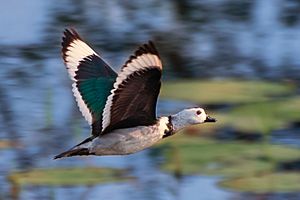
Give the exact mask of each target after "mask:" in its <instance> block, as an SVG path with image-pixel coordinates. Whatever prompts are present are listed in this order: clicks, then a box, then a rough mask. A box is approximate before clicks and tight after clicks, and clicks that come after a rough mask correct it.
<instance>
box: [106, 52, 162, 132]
mask: <svg viewBox="0 0 300 200" xmlns="http://www.w3.org/2000/svg"><path fill="white" fill-rule="evenodd" d="M151 68H159V69H162V63H161V60H160V59H159V57H158V56H157V55H154V54H151V53H146V54H142V55H140V56H137V57H136V58H134V59H132V60H131V61H130V62H129V63H127V65H126V66H125V67H124V68H122V71H121V72H120V73H119V75H118V77H117V79H116V82H115V83H114V89H112V90H111V92H110V93H111V94H110V95H109V96H108V98H107V101H106V104H105V107H104V110H103V114H102V119H103V120H102V132H103V131H104V130H105V128H106V127H108V125H109V124H110V120H111V119H110V118H111V113H110V112H111V106H112V101H113V97H114V95H115V91H116V90H117V89H118V88H119V86H120V85H121V84H122V83H123V82H124V81H125V80H126V79H127V77H129V76H130V75H131V74H133V73H134V72H137V73H138V72H140V71H143V70H147V69H151Z"/></svg>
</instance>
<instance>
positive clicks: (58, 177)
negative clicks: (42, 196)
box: [8, 167, 132, 186]
mask: <svg viewBox="0 0 300 200" xmlns="http://www.w3.org/2000/svg"><path fill="white" fill-rule="evenodd" d="M131 178H132V177H129V176H128V175H127V171H126V170H121V169H111V168H95V167H85V168H53V169H33V170H30V171H24V172H12V173H11V174H10V175H9V176H8V179H9V181H10V182H11V183H12V184H13V185H18V186H25V185H48V186H63V185H65V186H76V185H95V184H100V183H107V182H116V181H125V180H129V179H131Z"/></svg>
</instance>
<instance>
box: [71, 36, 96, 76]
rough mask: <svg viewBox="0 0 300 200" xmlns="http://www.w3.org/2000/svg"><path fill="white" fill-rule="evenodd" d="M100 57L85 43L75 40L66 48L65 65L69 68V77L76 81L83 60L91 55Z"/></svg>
mask: <svg viewBox="0 0 300 200" xmlns="http://www.w3.org/2000/svg"><path fill="white" fill-rule="evenodd" d="M93 54H95V55H98V54H97V53H96V52H95V51H94V50H93V49H91V48H90V47H89V46H88V45H87V44H86V43H84V42H83V41H81V40H79V39H76V40H73V41H72V42H71V43H70V44H69V46H68V47H67V48H66V53H65V55H66V57H65V64H66V66H67V69H68V72H69V76H70V78H71V79H72V80H73V81H76V80H75V78H74V77H75V76H76V71H77V70H78V65H79V63H80V61H81V60H83V59H84V58H85V57H87V56H90V55H93Z"/></svg>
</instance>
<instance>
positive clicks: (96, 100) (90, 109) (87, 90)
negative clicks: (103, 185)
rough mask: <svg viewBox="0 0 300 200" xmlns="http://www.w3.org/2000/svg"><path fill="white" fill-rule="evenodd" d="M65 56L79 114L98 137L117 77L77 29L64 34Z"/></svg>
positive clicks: (63, 49) (63, 51)
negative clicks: (107, 102) (108, 98)
mask: <svg viewBox="0 0 300 200" xmlns="http://www.w3.org/2000/svg"><path fill="white" fill-rule="evenodd" d="M62 56H63V60H64V63H65V65H66V67H67V69H68V73H69V76H70V78H71V79H72V80H73V84H72V91H73V94H74V96H75V99H76V101H77V105H78V107H79V110H80V111H81V113H82V115H83V116H84V118H85V119H86V120H87V121H88V123H89V124H90V125H91V126H92V134H93V135H94V136H97V135H99V134H100V132H101V130H102V112H103V109H104V107H105V102H106V99H107V97H108V95H109V94H110V91H111V89H112V88H113V83H114V82H115V79H116V77H117V73H116V72H114V71H113V70H112V69H111V68H110V67H109V65H108V64H107V63H105V61H104V60H103V59H102V58H101V57H100V56H99V55H98V54H97V53H96V52H95V51H94V50H93V49H91V48H90V47H89V46H88V45H87V44H86V43H85V42H84V41H83V40H82V39H81V37H80V36H79V34H78V33H77V32H76V31H75V30H74V29H66V30H65V32H64V36H63V41H62Z"/></svg>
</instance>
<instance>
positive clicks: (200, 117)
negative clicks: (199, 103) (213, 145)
mask: <svg viewBox="0 0 300 200" xmlns="http://www.w3.org/2000/svg"><path fill="white" fill-rule="evenodd" d="M171 119H172V124H173V127H174V130H175V131H178V130H180V129H182V128H184V127H186V126H189V125H194V124H202V123H205V122H216V121H217V120H216V119H214V118H211V117H210V116H208V115H207V114H206V113H205V111H204V109H203V108H188V109H184V110H182V111H180V112H179V113H177V114H175V115H172V116H171Z"/></svg>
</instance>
